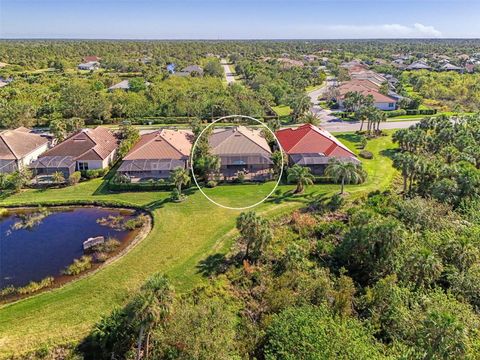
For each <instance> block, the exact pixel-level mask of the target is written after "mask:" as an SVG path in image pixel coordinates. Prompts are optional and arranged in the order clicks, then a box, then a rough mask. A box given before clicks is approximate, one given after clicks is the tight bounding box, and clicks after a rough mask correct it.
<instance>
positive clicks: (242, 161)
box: [209, 126, 273, 181]
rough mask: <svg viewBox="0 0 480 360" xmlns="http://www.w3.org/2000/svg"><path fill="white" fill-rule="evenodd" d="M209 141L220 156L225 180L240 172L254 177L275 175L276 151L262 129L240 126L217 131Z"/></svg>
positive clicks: (261, 178) (235, 176) (213, 151)
mask: <svg viewBox="0 0 480 360" xmlns="http://www.w3.org/2000/svg"><path fill="white" fill-rule="evenodd" d="M209 143H210V147H211V149H212V153H213V154H214V155H217V156H219V157H220V164H221V166H220V174H221V175H222V176H223V179H224V180H227V181H228V180H235V179H237V178H238V174H239V172H242V173H243V174H244V176H245V179H246V180H254V181H263V180H268V179H269V178H270V177H271V176H272V166H273V162H272V160H271V155H272V151H271V149H270V146H269V145H268V143H267V141H266V140H265V138H264V137H263V136H262V135H261V131H260V130H256V129H247V128H246V127H245V126H237V127H233V128H226V129H222V130H218V131H214V132H213V134H212V135H210V138H209Z"/></svg>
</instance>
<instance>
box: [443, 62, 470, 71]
mask: <svg viewBox="0 0 480 360" xmlns="http://www.w3.org/2000/svg"><path fill="white" fill-rule="evenodd" d="M440 70H442V71H456V72H463V71H464V70H465V69H464V68H462V67H460V66H456V65H453V64H450V63H446V64H445V65H443V66H442V67H441V68H440Z"/></svg>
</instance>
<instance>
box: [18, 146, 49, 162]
mask: <svg viewBox="0 0 480 360" xmlns="http://www.w3.org/2000/svg"><path fill="white" fill-rule="evenodd" d="M47 150H48V143H46V144H44V145H42V146H40V147H39V148H37V149H35V150H34V151H32V152H31V153H30V154H28V155H27V156H25V157H24V158H22V159H20V160H19V165H20V166H21V167H25V166H28V165H30V164H31V163H32V162H34V161H35V160H37V159H38V157H39V156H40V155H42V154H43V153H44V152H45V151H47Z"/></svg>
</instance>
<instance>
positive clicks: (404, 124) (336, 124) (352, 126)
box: [308, 77, 418, 132]
mask: <svg viewBox="0 0 480 360" xmlns="http://www.w3.org/2000/svg"><path fill="white" fill-rule="evenodd" d="M335 83H336V80H335V79H334V78H333V77H327V81H326V84H325V85H324V86H322V87H321V88H319V89H315V90H313V91H310V92H309V93H308V96H309V97H310V99H311V101H312V104H313V106H312V107H311V109H310V111H312V112H313V113H314V114H316V115H317V117H318V118H319V120H320V126H321V127H322V128H324V129H325V130H328V131H330V132H342V131H357V130H360V122H355V121H342V120H341V119H339V118H338V117H337V116H336V115H335V112H333V111H331V110H330V109H324V108H322V107H321V106H320V105H319V101H318V98H319V97H320V96H322V95H323V94H324V93H325V92H326V91H327V89H328V87H329V86H332V85H334V84H335ZM417 122H418V121H408V120H407V121H391V122H384V123H382V124H380V128H381V129H385V130H389V129H405V128H408V127H410V126H412V125H414V124H416V123H417Z"/></svg>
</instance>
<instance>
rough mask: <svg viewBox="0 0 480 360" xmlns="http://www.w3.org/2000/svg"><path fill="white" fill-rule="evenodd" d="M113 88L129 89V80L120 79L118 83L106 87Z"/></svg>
mask: <svg viewBox="0 0 480 360" xmlns="http://www.w3.org/2000/svg"><path fill="white" fill-rule="evenodd" d="M115 89H122V90H128V89H130V82H129V81H128V80H122V81H120V82H119V83H117V84H115V85H112V86H110V87H109V88H108V90H115Z"/></svg>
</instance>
